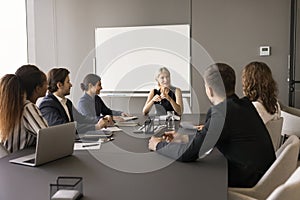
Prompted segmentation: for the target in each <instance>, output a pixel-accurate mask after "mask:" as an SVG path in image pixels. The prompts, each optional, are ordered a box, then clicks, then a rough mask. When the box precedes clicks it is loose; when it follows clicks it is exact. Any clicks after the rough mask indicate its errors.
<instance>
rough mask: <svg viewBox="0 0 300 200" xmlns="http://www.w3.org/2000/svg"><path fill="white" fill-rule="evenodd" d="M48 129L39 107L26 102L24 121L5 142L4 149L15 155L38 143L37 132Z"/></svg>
mask: <svg viewBox="0 0 300 200" xmlns="http://www.w3.org/2000/svg"><path fill="white" fill-rule="evenodd" d="M46 127H48V124H47V121H46V120H45V119H44V118H43V117H42V114H41V112H40V110H39V109H38V107H37V106H36V105H35V104H34V103H32V102H30V101H28V100H26V101H25V105H24V111H23V116H22V119H21V121H20V123H19V124H16V125H15V128H14V129H13V130H12V133H11V134H10V136H9V137H8V139H7V140H6V141H4V147H5V148H6V149H7V150H8V152H10V153H13V152H16V151H18V150H21V149H24V148H26V147H29V146H33V145H35V143H36V135H37V132H38V131H39V130H40V129H42V128H46Z"/></svg>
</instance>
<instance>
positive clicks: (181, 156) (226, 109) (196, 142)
mask: <svg viewBox="0 0 300 200" xmlns="http://www.w3.org/2000/svg"><path fill="white" fill-rule="evenodd" d="M213 146H216V147H217V148H218V149H219V150H220V152H222V154H223V155H224V156H225V157H226V159H227V161H228V185H229V186H230V187H253V186H254V185H255V184H256V183H257V182H258V180H259V179H260V178H261V177H262V176H263V174H264V173H265V172H266V171H267V170H268V168H269V167H270V166H271V165H272V163H273V162H274V160H275V159H276V157H275V152H274V148H273V145H272V141H271V138H270V135H269V133H268V131H267V129H266V127H265V125H264V123H263V121H262V119H261V118H260V116H259V115H258V113H257V111H256V109H255V107H254V106H253V104H252V103H251V102H250V101H249V99H248V98H242V99H239V98H238V97H237V96H236V95H233V96H231V97H229V98H228V99H227V100H226V101H225V102H222V103H220V104H218V105H216V106H213V107H212V108H211V109H209V111H208V113H207V119H206V123H205V126H204V128H203V129H202V131H200V132H197V133H196V134H195V135H193V136H191V137H190V142H189V143H188V144H175V143H170V144H168V143H166V142H161V143H159V144H158V146H157V149H159V150H158V152H159V153H161V154H163V155H166V156H168V157H172V158H175V159H178V160H180V161H194V160H197V159H198V158H199V156H200V157H201V156H203V155H204V153H205V152H207V151H208V150H209V149H210V148H212V147H213ZM202 147H203V148H202Z"/></svg>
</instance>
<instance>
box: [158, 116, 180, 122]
mask: <svg viewBox="0 0 300 200" xmlns="http://www.w3.org/2000/svg"><path fill="white" fill-rule="evenodd" d="M168 117H170V115H160V116H159V120H162V121H164V120H166V119H167V118H168ZM173 117H174V119H175V120H177V121H179V120H180V117H179V116H178V115H173Z"/></svg>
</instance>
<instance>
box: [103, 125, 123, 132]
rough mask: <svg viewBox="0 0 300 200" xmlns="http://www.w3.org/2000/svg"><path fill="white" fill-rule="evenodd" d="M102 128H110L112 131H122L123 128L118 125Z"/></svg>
mask: <svg viewBox="0 0 300 200" xmlns="http://www.w3.org/2000/svg"><path fill="white" fill-rule="evenodd" d="M101 130H108V131H111V132H116V131H122V129H120V128H119V127H117V126H109V127H107V128H102V129H101Z"/></svg>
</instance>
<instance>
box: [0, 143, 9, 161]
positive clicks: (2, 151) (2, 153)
mask: <svg viewBox="0 0 300 200" xmlns="http://www.w3.org/2000/svg"><path fill="white" fill-rule="evenodd" d="M7 155H8V152H7V150H6V148H4V147H3V146H2V144H0V158H3V157H5V156H7Z"/></svg>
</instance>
